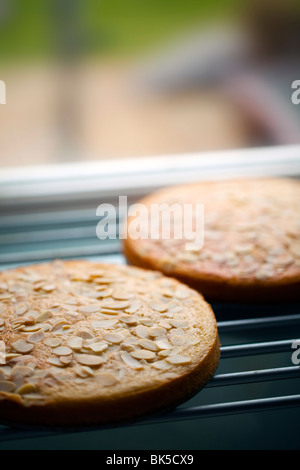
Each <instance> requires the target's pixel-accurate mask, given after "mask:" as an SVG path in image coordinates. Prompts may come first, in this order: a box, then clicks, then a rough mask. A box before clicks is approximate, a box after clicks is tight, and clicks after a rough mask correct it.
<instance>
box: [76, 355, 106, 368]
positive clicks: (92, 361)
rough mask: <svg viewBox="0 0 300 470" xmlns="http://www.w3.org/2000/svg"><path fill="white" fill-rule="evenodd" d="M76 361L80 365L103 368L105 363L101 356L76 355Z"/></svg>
mask: <svg viewBox="0 0 300 470" xmlns="http://www.w3.org/2000/svg"><path fill="white" fill-rule="evenodd" d="M75 359H76V361H77V362H78V363H79V364H81V365H83V366H90V367H98V366H101V365H102V364H103V362H104V360H103V359H102V358H101V357H100V356H93V355H90V354H76V356H75Z"/></svg>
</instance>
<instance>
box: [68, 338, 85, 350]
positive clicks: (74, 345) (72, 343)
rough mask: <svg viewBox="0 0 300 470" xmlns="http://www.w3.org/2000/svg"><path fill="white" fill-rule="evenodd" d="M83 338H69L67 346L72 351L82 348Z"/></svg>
mask: <svg viewBox="0 0 300 470" xmlns="http://www.w3.org/2000/svg"><path fill="white" fill-rule="evenodd" d="M82 345H83V339H82V338H80V337H75V338H71V339H70V340H69V342H68V346H69V347H70V348H71V349H73V350H74V351H79V350H80V349H81V348H82Z"/></svg>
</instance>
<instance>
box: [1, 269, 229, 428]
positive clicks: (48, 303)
mask: <svg viewBox="0 0 300 470" xmlns="http://www.w3.org/2000/svg"><path fill="white" fill-rule="evenodd" d="M0 343H1V344H0V346H2V348H0V351H2V356H0V362H1V359H2V365H1V364H0V420H2V421H4V422H5V421H8V422H15V423H23V424H39V425H43V426H73V425H77V426H81V425H82V426H83V425H91V424H104V425H105V424H117V423H120V422H124V421H131V420H135V419H138V418H141V417H144V416H148V415H151V414H153V413H156V412H162V411H165V410H168V409H170V408H173V407H175V406H176V405H178V404H180V403H182V402H183V401H185V400H186V399H188V398H190V397H191V396H193V395H194V394H195V393H196V392H198V391H199V390H200V389H201V388H202V387H203V386H204V385H205V384H206V383H207V382H208V381H209V380H210V378H211V377H212V375H213V374H214V372H215V370H216V368H217V366H218V362H219V355H220V350H219V339H218V332H217V326H216V320H215V317H214V314H213V312H212V310H211V307H210V306H209V305H208V304H207V303H206V302H205V301H204V299H203V297H202V296H201V295H200V294H199V293H197V292H196V291H194V290H192V289H190V288H188V287H187V286H184V285H182V284H181V283H179V282H178V281H177V280H173V279H170V278H166V277H164V276H162V275H161V273H157V272H153V271H145V270H142V269H137V268H133V267H127V266H112V265H105V264H96V263H90V262H88V261H68V262H62V261H56V262H54V263H49V264H41V265H36V266H27V267H23V268H18V269H15V270H10V271H5V272H3V273H1V274H0ZM3 351H5V354H4V355H3ZM3 358H4V360H3Z"/></svg>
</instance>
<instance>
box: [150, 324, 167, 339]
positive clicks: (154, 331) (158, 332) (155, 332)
mask: <svg viewBox="0 0 300 470" xmlns="http://www.w3.org/2000/svg"><path fill="white" fill-rule="evenodd" d="M166 333H167V330H166V329H165V328H162V327H159V326H154V327H153V328H149V335H150V336H152V337H153V338H155V337H157V336H164V335H165V334H166Z"/></svg>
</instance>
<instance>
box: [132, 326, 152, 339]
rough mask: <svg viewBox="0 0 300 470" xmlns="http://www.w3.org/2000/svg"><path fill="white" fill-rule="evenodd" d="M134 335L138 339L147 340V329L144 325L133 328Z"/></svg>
mask: <svg viewBox="0 0 300 470" xmlns="http://www.w3.org/2000/svg"><path fill="white" fill-rule="evenodd" d="M135 334H136V335H137V336H138V337H139V338H143V339H147V338H149V329H148V328H147V327H146V326H144V325H138V326H137V327H136V328H135Z"/></svg>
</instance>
